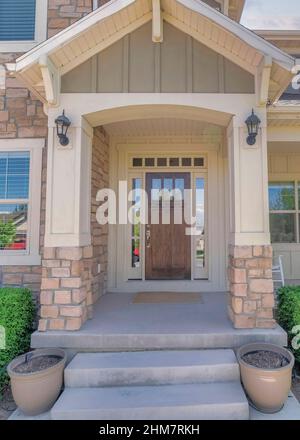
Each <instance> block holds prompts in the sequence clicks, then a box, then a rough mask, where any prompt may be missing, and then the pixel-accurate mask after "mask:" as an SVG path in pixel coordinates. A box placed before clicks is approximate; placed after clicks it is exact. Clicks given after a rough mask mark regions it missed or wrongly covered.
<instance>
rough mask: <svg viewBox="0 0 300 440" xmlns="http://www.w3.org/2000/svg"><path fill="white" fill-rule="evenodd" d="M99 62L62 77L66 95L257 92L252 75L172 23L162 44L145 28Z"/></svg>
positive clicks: (107, 50) (165, 26) (166, 27)
mask: <svg viewBox="0 0 300 440" xmlns="http://www.w3.org/2000/svg"><path fill="white" fill-rule="evenodd" d="M97 58H98V63H97V65H96V64H95V63H92V62H91V61H90V60H89V61H87V62H85V63H84V64H82V65H81V66H79V67H77V68H76V69H74V70H73V71H71V72H69V73H67V74H66V75H64V77H63V80H62V92H63V93H76V92H78V93H80V92H89V91H95V92H102V93H109V92H113V93H117V92H122V91H123V92H128V91H129V92H132V93H139V92H146V93H147V92H148V93H152V92H165V93H184V92H195V93H218V92H219V93H224V92H225V93H254V77H253V76H252V75H250V74H249V73H248V72H246V71H244V70H243V69H241V68H240V67H239V66H237V65H235V64H233V63H231V62H230V61H228V60H227V59H225V58H224V57H222V56H220V55H218V54H217V53H216V52H214V51H212V50H211V49H208V48H207V47H206V46H204V45H202V44H200V43H199V42H197V41H195V40H193V39H192V38H191V37H190V36H188V35H186V34H184V33H183V32H181V31H179V30H178V29H176V28H174V27H173V26H171V25H170V24H168V23H164V40H163V42H162V43H156V44H155V43H153V42H152V31H151V23H147V24H145V25H143V26H142V27H141V28H139V29H137V30H136V31H134V32H133V33H131V34H130V35H129V37H125V38H123V39H122V40H120V41H118V42H117V43H115V44H113V45H112V46H110V47H109V48H108V49H106V50H104V51H103V52H101V53H99V54H98V57H97ZM93 78H96V79H97V81H96V83H97V84H96V85H95V90H94V87H93V84H94V83H93Z"/></svg>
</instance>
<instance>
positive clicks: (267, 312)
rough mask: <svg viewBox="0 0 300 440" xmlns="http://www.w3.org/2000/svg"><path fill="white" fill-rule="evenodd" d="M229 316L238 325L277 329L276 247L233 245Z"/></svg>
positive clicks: (230, 257)
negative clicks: (274, 313) (273, 265)
mask: <svg viewBox="0 0 300 440" xmlns="http://www.w3.org/2000/svg"><path fill="white" fill-rule="evenodd" d="M228 278H229V282H230V295H229V298H230V299H229V305H228V310H229V316H230V318H231V320H232V322H233V325H234V327H235V328H273V327H274V326H275V320H274V317H273V308H274V305H275V302H274V286H273V280H272V246H230V248H229V269H228Z"/></svg>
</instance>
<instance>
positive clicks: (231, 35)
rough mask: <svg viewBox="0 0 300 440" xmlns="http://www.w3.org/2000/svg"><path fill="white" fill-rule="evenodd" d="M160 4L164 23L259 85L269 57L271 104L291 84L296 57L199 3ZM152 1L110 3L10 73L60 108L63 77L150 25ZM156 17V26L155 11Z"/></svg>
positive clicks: (176, 1) (115, 0) (167, 0)
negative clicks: (243, 72)
mask: <svg viewBox="0 0 300 440" xmlns="http://www.w3.org/2000/svg"><path fill="white" fill-rule="evenodd" d="M157 1H159V7H160V9H159V11H160V12H159V15H160V16H161V17H162V19H163V20H165V21H166V22H168V23H170V24H172V25H173V26H175V27H177V28H178V29H180V30H181V31H183V32H185V33H187V34H188V35H191V36H192V37H193V38H195V39H196V40H198V41H200V42H201V43H202V44H204V45H206V46H207V47H209V48H210V49H212V50H214V51H216V52H218V53H221V54H222V55H224V56H225V57H226V58H228V59H229V60H230V61H232V62H234V63H236V64H238V65H239V66H240V67H242V68H243V69H245V70H246V71H248V72H250V73H252V74H254V75H257V78H258V80H259V81H260V76H261V75H262V73H261V72H262V70H263V67H264V65H265V64H266V57H267V61H268V63H269V64H270V66H271V81H270V87H269V96H268V97H269V99H271V100H274V99H275V98H277V97H278V95H279V94H280V93H281V91H282V90H284V89H285V87H286V86H287V85H288V83H289V81H290V79H291V77H292V73H291V70H292V68H293V66H294V65H295V60H294V58H292V57H291V56H289V55H287V54H285V53H284V52H282V51H281V50H280V49H278V48H276V47H275V46H273V45H272V44H270V43H268V42H267V41H265V40H264V39H263V38H261V37H259V36H258V35H256V34H255V33H253V32H251V31H250V30H248V29H246V28H244V27H243V26H241V25H240V24H239V23H237V22H235V21H233V20H231V19H230V18H229V17H227V16H225V15H224V14H222V13H220V12H218V11H217V10H215V9H213V8H211V7H209V6H208V5H207V4H205V3H203V2H202V1H200V0H157ZM153 2H154V0H111V1H110V2H109V3H107V4H105V5H103V6H102V7H100V8H99V9H97V10H96V11H94V12H92V13H91V14H89V15H87V16H86V17H84V18H82V19H81V20H79V21H78V22H76V23H74V24H73V25H72V26H70V27H68V28H67V29H65V30H63V31H61V32H60V33H58V34H57V35H55V36H53V37H52V38H50V39H49V40H47V41H45V42H44V43H42V44H40V45H38V46H37V47H35V48H34V49H32V50H31V51H30V52H28V53H27V54H25V55H23V56H21V57H20V58H18V59H17V61H16V63H15V64H14V65H10V68H11V71H12V72H15V73H16V74H17V75H18V76H19V77H20V78H21V79H22V80H23V82H25V83H26V85H27V87H28V88H29V89H31V90H32V91H33V92H34V93H35V94H36V95H37V96H38V97H39V99H41V100H42V101H43V102H45V103H48V104H50V105H56V104H57V103H58V100H59V94H60V78H61V76H62V75H64V74H65V73H67V72H68V71H70V70H72V69H74V68H75V67H76V66H78V65H79V64H81V63H83V62H84V61H86V60H87V59H89V58H91V57H92V56H93V55H95V54H96V53H98V52H100V51H102V50H104V49H106V48H107V47H108V46H110V45H112V44H113V43H114V42H116V41H118V40H119V39H121V38H122V37H124V36H125V35H127V34H129V33H130V32H132V31H134V30H135V29H137V28H139V27H140V26H142V25H143V24H144V23H146V22H148V21H150V20H152V17H154V12H153V4H154V3H153ZM155 4H157V2H155ZM155 17H156V18H153V22H154V24H155V21H154V20H157V9H156V15H155ZM154 27H155V26H153V28H154ZM268 63H267V64H268Z"/></svg>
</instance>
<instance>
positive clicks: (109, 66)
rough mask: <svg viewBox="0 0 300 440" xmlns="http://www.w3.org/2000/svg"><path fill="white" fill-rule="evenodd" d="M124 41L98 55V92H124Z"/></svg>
mask: <svg viewBox="0 0 300 440" xmlns="http://www.w3.org/2000/svg"><path fill="white" fill-rule="evenodd" d="M122 85H123V41H118V42H117V43H115V44H113V45H112V46H110V47H109V48H108V49H106V50H104V51H103V52H101V53H100V54H99V55H98V75H97V91H98V92H122Z"/></svg>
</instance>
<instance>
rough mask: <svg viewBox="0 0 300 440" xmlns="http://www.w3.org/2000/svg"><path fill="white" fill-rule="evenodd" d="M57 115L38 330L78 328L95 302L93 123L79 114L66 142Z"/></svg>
mask: <svg viewBox="0 0 300 440" xmlns="http://www.w3.org/2000/svg"><path fill="white" fill-rule="evenodd" d="M58 114H59V113H57V114H56V116H57V115H58ZM53 120H54V117H53V115H51V117H49V124H50V126H49V137H48V161H47V191H46V219H45V241H44V250H43V259H42V267H43V269H42V285H41V301H40V302H41V319H40V323H39V330H40V331H45V330H77V329H79V328H80V327H81V326H82V324H83V323H84V321H85V320H86V319H87V318H88V314H89V309H90V307H91V304H92V298H91V297H92V294H91V278H92V256H93V249H92V246H91V231H90V224H91V221H90V212H91V155H92V138H93V129H92V127H91V126H90V125H89V124H87V122H86V121H85V120H84V119H82V118H80V119H79V121H80V122H77V123H76V125H77V126H76V125H75V124H74V123H73V124H72V125H71V127H70V129H69V131H68V137H69V140H70V142H69V144H68V145H67V146H62V145H60V143H59V140H58V137H57V135H56V127H55V124H54V123H53ZM51 121H52V122H51ZM51 124H52V125H51Z"/></svg>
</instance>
